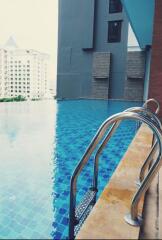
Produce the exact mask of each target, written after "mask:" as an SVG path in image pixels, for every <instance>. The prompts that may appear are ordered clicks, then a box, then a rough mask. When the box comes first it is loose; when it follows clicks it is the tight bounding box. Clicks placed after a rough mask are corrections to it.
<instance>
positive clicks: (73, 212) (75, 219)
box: [69, 99, 162, 239]
mask: <svg viewBox="0 0 162 240" xmlns="http://www.w3.org/2000/svg"><path fill="white" fill-rule="evenodd" d="M150 102H154V103H156V104H157V109H156V111H155V113H154V112H152V111H151V110H149V108H148V103H150ZM159 110H160V106H159V103H158V102H157V101H156V100H155V99H149V100H147V101H146V102H145V103H144V105H143V107H133V108H129V109H127V110H125V111H124V112H121V113H118V114H114V115H113V116H111V117H109V118H108V119H107V120H106V121H105V122H104V123H103V124H102V125H101V126H100V128H99V129H98V131H97V133H96V135H95V136H94V138H93V139H92V141H91V143H90V145H89V147H88V148H87V150H86V152H85V153H84V155H83V157H82V159H81V160H80V162H79V164H78V165H77V167H76V169H75V170H74V172H73V175H72V177H71V183H70V209H69V239H74V238H75V236H76V235H77V233H78V231H79V230H80V227H81V226H82V224H83V222H84V221H85V219H86V218H87V216H88V215H89V213H90V211H91V209H92V208H93V206H94V204H95V203H96V197H97V192H98V164H99V157H100V155H101V153H102V151H103V149H104V148H105V146H106V144H107V143H108V141H109V140H110V138H111V137H112V135H113V134H114V132H115V130H116V129H117V128H118V127H119V125H120V123H121V121H123V120H126V119H129V120H136V121H137V125H138V127H139V126H140V124H141V123H145V124H146V125H147V126H148V127H149V128H150V129H151V130H152V132H153V143H152V148H151V151H150V153H149V155H148V157H147V159H146V160H145V162H144V164H143V166H142V167H141V171H140V175H139V179H138V180H137V182H136V184H137V186H138V189H137V192H136V193H135V195H134V197H133V199H132V203H131V208H130V213H129V214H127V215H126V216H125V217H124V219H125V221H126V222H127V223H129V224H130V225H133V226H139V225H140V224H141V221H142V218H141V216H139V215H138V204H139V201H140V199H141V197H142V196H143V194H144V193H145V192H146V191H147V189H148V188H149V186H150V185H151V183H152V180H153V178H154V177H155V175H156V174H157V173H158V171H159V169H160V167H161V164H162V130H161V129H162V127H161V122H160V120H159V118H158V117H157V113H158V112H159ZM110 126H111V128H110V129H109V131H108V133H107V134H106V131H107V130H108V128H109V127H110ZM105 134H106V136H105ZM104 136H105V137H104ZM102 139H103V140H102ZM101 140H102V142H101V144H100V146H99V148H98V150H97V152H96V155H95V158H94V169H93V171H94V173H93V183H92V186H91V187H90V188H89V190H88V191H87V193H86V194H85V196H84V197H83V199H82V201H81V202H80V203H79V205H77V206H76V191H77V188H76V183H77V179H78V176H79V174H80V173H81V171H82V169H83V168H84V166H85V165H86V164H87V162H88V160H89V158H90V156H91V155H92V153H93V152H94V150H95V149H96V147H97V145H98V144H99V142H100V141H101ZM157 150H159V151H158V156H157V158H156V160H155V161H154V162H153V157H154V155H155V153H156V152H157ZM151 164H152V165H151ZM148 168H149V170H148V173H147V174H146V170H147V169H148ZM145 175H146V176H145Z"/></svg>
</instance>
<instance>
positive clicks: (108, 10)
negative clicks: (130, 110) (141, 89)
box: [57, 0, 128, 99]
mask: <svg viewBox="0 0 162 240" xmlns="http://www.w3.org/2000/svg"><path fill="white" fill-rule="evenodd" d="M127 40H128V19H127V16H126V13H125V11H124V9H123V6H122V4H121V1H120V0H77V1H76V0H69V1H67V0H60V1H59V33H58V73H57V97H58V98H79V97H85V98H87V97H88V98H90V97H91V98H114V99H122V98H124V95H125V89H124V88H125V79H126V77H127V76H126V65H127Z"/></svg>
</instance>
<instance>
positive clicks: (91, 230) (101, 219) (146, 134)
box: [76, 125, 162, 239]
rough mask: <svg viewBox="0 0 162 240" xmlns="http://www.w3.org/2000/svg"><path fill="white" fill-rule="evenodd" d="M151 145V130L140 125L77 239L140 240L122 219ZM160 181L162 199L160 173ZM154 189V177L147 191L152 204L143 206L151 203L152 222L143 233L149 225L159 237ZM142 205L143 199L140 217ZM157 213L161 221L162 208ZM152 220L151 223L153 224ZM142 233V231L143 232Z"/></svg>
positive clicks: (134, 228)
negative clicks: (150, 187) (150, 196)
mask: <svg viewBox="0 0 162 240" xmlns="http://www.w3.org/2000/svg"><path fill="white" fill-rule="evenodd" d="M151 142H152V133H151V131H150V129H149V128H148V127H146V126H145V125H142V126H141V128H140V129H139V131H138V132H137V134H136V136H135V138H134V140H133V141H132V143H131V144H130V146H129V148H128V150H127V152H126V153H125V155H124V157H123V159H122V160H121V162H120V164H119V165H118V167H117V169H116V171H115V172H114V174H113V176H112V178H111V180H110V182H109V183H108V185H107V186H106V188H105V189H104V191H103V193H102V194H101V196H100V197H99V199H98V201H97V203H96V205H95V206H94V208H93V210H92V212H91V213H90V215H89V216H88V218H87V219H86V221H85V223H84V224H83V226H82V228H81V230H80V232H79V233H78V235H77V237H76V239H139V236H140V234H141V231H140V227H133V226H130V225H129V224H127V223H126V222H125V220H124V216H125V215H126V214H127V213H128V212H129V210H130V204H131V199H132V197H133V195H134V193H135V192H136V191H137V187H136V184H135V181H136V180H137V179H138V176H139V172H140V168H141V166H142V163H143V162H144V161H145V159H146V157H147V156H148V154H149V152H150V147H151ZM160 178H161V185H160V187H159V196H161V199H162V171H161V172H160ZM153 186H158V177H157V178H155V180H154V182H153V184H152V192H150V195H152V198H149V199H150V200H149V201H152V202H149V203H147V206H146V208H150V204H151V209H152V208H153V210H151V211H149V214H150V216H151V219H150V220H149V221H148V223H146V225H145V226H147V231H146V233H147V232H149V229H148V226H149V225H150V226H151V227H152V228H153V229H155V231H154V236H157V235H158V236H160V234H161V235H162V232H160V231H162V229H161V230H159V229H158V233H157V231H156V225H157V224H158V226H160V222H158V223H157V216H156V215H157V214H156V213H157V204H156V203H157V202H156V199H157V196H156V194H154V193H155V191H156V189H157V188H156V187H153ZM150 191H151V189H150ZM147 194H149V192H148V193H147ZM143 206H144V198H143V199H142V200H141V202H140V206H139V214H140V213H142V212H143ZM152 211H153V212H152ZM159 212H161V214H159V219H158V221H161V222H162V207H161V210H160V211H159ZM153 215H154V216H153ZM149 218H150V217H149ZM150 221H151V222H150ZM153 221H154V224H152V222H153ZM154 225H155V226H154ZM144 232H145V229H143V233H144ZM141 235H142V234H141ZM144 236H146V234H145V235H144V234H143V237H141V238H143V239H144V238H145V237H144ZM148 236H149V234H148ZM150 238H151V236H150Z"/></svg>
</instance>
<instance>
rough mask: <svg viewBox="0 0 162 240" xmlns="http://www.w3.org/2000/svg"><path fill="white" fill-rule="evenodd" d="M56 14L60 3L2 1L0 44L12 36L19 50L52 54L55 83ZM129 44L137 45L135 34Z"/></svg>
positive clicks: (49, 0) (41, 0) (0, 9)
mask: <svg viewBox="0 0 162 240" xmlns="http://www.w3.org/2000/svg"><path fill="white" fill-rule="evenodd" d="M67 1H68V0H67ZM57 15H58V0H0V45H3V44H4V43H5V42H6V41H7V39H8V38H9V37H10V36H11V35H12V36H13V37H14V38H15V39H16V41H17V45H18V46H19V47H20V48H26V49H30V48H32V49H35V50H38V51H42V52H45V53H48V54H50V56H51V60H50V76H51V81H52V82H53V83H54V82H56V65H57V31H58V30H57V28H58V22H57V20H58V17H57ZM129 45H132V46H134V45H137V42H136V39H135V37H134V35H133V33H132V31H130V35H129Z"/></svg>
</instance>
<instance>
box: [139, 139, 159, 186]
mask: <svg viewBox="0 0 162 240" xmlns="http://www.w3.org/2000/svg"><path fill="white" fill-rule="evenodd" d="M157 149H158V143H157V141H156V142H155V143H154V145H153V147H152V148H151V151H150V153H149V155H148V157H147V158H146V161H145V162H144V163H143V165H142V167H141V170H140V174H139V182H137V185H138V186H140V185H141V183H142V181H143V179H144V177H145V172H146V170H147V169H148V166H149V165H150V163H151V161H152V159H153V157H154V155H155V153H156V151H157Z"/></svg>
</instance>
